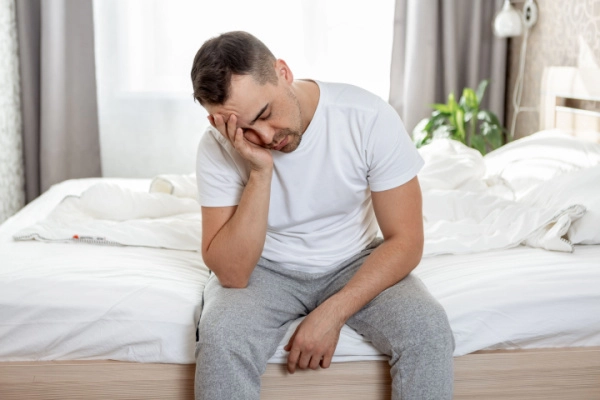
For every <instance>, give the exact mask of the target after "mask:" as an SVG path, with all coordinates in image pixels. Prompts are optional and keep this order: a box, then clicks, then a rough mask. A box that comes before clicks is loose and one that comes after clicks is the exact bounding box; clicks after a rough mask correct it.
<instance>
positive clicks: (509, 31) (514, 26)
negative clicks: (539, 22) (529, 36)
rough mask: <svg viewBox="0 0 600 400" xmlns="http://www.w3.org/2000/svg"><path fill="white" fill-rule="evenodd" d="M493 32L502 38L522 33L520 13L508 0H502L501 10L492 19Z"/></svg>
mask: <svg viewBox="0 0 600 400" xmlns="http://www.w3.org/2000/svg"><path fill="white" fill-rule="evenodd" d="M494 34H495V35H496V36H498V37H502V38H505V37H512V36H520V35H521V34H523V19H522V18H521V13H519V12H518V11H517V10H515V8H514V7H513V6H512V5H511V4H510V1H509V0H504V5H503V6H502V10H501V11H500V12H499V13H498V15H496V18H495V19H494Z"/></svg>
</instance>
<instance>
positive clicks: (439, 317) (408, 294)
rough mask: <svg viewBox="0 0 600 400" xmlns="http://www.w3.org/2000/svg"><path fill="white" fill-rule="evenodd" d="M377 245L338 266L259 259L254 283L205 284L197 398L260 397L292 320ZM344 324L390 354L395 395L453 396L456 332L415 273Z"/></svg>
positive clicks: (330, 292) (335, 289) (342, 282)
mask: <svg viewBox="0 0 600 400" xmlns="http://www.w3.org/2000/svg"><path fill="white" fill-rule="evenodd" d="M372 251H373V248H369V249H367V250H364V251H363V252H361V253H359V254H357V255H356V256H354V257H352V258H351V259H349V260H347V261H346V262H345V263H343V265H340V266H339V267H338V268H336V269H335V270H334V271H331V272H327V273H324V274H310V273H303V272H297V271H289V270H285V269H283V268H281V267H278V266H277V265H276V264H273V263H271V262H269V261H267V260H264V259H261V260H260V261H259V263H258V265H257V266H256V268H255V269H254V271H253V273H252V275H251V277H250V281H249V284H248V287H246V288H244V289H226V288H223V287H222V286H221V284H220V283H219V280H218V279H217V278H216V276H215V275H214V274H211V277H210V278H209V280H208V283H207V284H206V287H205V289H204V308H203V310H202V316H201V318H200V323H199V327H198V329H199V340H198V343H197V345H196V384H195V394H196V400H200V399H206V400H218V399H224V400H233V399H259V398H260V377H261V375H262V374H263V373H264V371H265V369H266V366H267V360H268V359H269V358H270V357H271V356H272V355H273V354H274V353H275V350H276V349H277V346H278V345H279V343H280V342H281V340H282V339H283V337H284V335H285V333H286V331H287V328H288V327H289V325H290V323H291V322H292V321H294V320H295V319H297V318H299V317H301V316H305V315H307V314H308V313H310V312H311V311H312V310H314V309H315V308H316V307H317V306H319V304H321V303H322V302H324V301H325V300H326V299H327V298H329V297H330V296H331V295H333V294H335V293H336V292H338V291H339V290H340V289H341V288H342V287H344V285H346V283H347V282H348V281H349V280H350V278H352V276H353V275H354V274H355V273H356V271H357V270H358V268H360V266H361V265H362V263H363V262H364V260H365V258H366V257H367V256H368V255H369V254H370V253H371V252H372ZM346 324H347V325H348V326H350V327H351V328H353V329H355V330H356V331H357V332H358V333H359V334H361V335H363V336H364V337H365V338H366V339H368V340H370V341H371V342H372V343H373V345H374V346H375V347H376V348H377V349H378V350H379V351H381V352H382V353H383V354H386V355H388V356H389V357H390V361H389V363H390V366H391V374H392V398H393V399H436V400H440V399H451V398H452V390H453V360H452V353H453V351H454V338H453V335H452V331H451V330H450V326H449V324H448V318H447V317H446V313H445V312H444V309H443V308H442V307H441V306H440V304H439V303H438V302H437V301H436V300H435V299H434V298H433V297H432V296H431V295H430V294H429V292H428V291H427V289H426V288H425V286H424V285H423V283H422V282H421V281H420V280H419V279H418V278H417V277H415V276H414V275H412V274H409V275H408V276H407V277H405V278H404V279H403V280H402V281H400V282H398V283H397V284H396V285H394V286H392V287H390V288H388V289H386V290H384V291H383V292H382V293H381V294H379V295H378V296H377V297H376V298H375V299H373V300H372V301H371V302H370V303H369V304H367V305H366V306H365V307H364V308H362V309H361V310H360V311H359V312H357V313H356V314H354V315H353V316H352V317H351V318H350V319H349V320H348V321H347V322H346Z"/></svg>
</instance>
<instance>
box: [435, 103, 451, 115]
mask: <svg viewBox="0 0 600 400" xmlns="http://www.w3.org/2000/svg"><path fill="white" fill-rule="evenodd" d="M431 107H432V108H433V109H435V110H437V111H439V112H441V113H444V114H450V112H451V110H450V106H448V105H447V104H440V103H436V104H432V105H431Z"/></svg>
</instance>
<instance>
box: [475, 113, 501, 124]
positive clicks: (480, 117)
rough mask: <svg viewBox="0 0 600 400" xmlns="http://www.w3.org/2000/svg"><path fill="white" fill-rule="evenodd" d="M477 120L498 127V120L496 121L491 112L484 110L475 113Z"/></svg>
mask: <svg viewBox="0 0 600 400" xmlns="http://www.w3.org/2000/svg"><path fill="white" fill-rule="evenodd" d="M477 119H478V120H480V121H486V122H489V123H491V124H494V125H498V126H500V120H499V119H498V117H497V116H496V114H494V113H493V112H491V111H485V110H482V111H479V112H478V113H477Z"/></svg>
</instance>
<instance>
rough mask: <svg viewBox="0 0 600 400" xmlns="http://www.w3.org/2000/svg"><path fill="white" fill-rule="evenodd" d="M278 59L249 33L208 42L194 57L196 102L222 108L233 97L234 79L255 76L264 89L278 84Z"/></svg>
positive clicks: (193, 81) (239, 33)
mask: <svg viewBox="0 0 600 400" xmlns="http://www.w3.org/2000/svg"><path fill="white" fill-rule="evenodd" d="M274 63H275V56H273V53H271V51H270V50H269V49H268V48H267V46H265V44H264V43H263V42H261V41H260V40H258V39H257V38H256V37H254V36H252V35H251V34H249V33H247V32H242V31H235V32H227V33H223V34H222V35H220V36H217V37H214V38H212V39H209V40H207V41H206V42H204V44H203V45H202V47H200V50H198V52H197V53H196V56H195V57H194V64H193V65H192V73H191V75H192V85H193V86H194V99H196V100H198V102H200V104H201V105H207V104H210V105H220V104H223V103H225V102H226V101H227V99H228V97H229V87H230V86H231V75H252V77H254V79H255V80H256V81H257V82H258V83H259V84H261V85H264V84H265V83H267V82H270V83H272V84H274V85H276V84H277V74H276V73H275V67H274Z"/></svg>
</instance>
